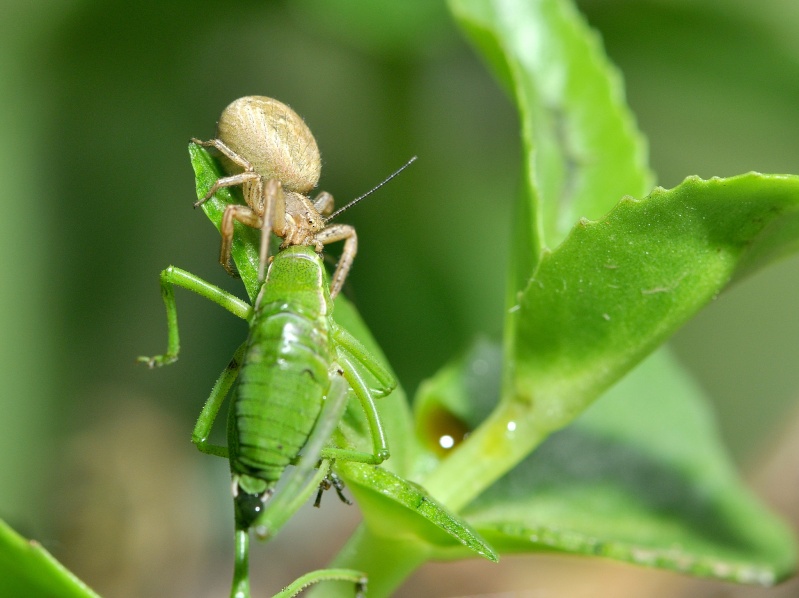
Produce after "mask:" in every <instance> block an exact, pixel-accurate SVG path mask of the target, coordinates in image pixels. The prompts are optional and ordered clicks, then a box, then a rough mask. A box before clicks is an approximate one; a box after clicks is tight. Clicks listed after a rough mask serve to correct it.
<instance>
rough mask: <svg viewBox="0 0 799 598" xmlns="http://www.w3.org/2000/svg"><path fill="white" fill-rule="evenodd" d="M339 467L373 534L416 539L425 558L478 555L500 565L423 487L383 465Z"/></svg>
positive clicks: (492, 552) (472, 531) (491, 552)
mask: <svg viewBox="0 0 799 598" xmlns="http://www.w3.org/2000/svg"><path fill="white" fill-rule="evenodd" d="M339 468H340V471H341V473H342V476H343V477H344V478H345V480H346V481H347V485H348V487H349V488H350V490H352V493H353V494H354V495H355V497H356V498H357V499H358V505H359V506H360V507H361V509H362V510H363V514H364V519H365V523H366V525H367V527H369V528H370V530H371V531H372V533H373V534H374V535H377V536H382V537H385V538H387V539H389V540H391V539H402V540H404V541H408V539H409V538H412V539H413V540H414V541H416V542H418V544H419V548H418V549H419V551H420V553H423V554H426V555H428V556H430V557H431V558H462V557H463V556H464V554H465V553H468V551H473V552H474V553H476V554H477V555H479V556H482V557H483V558H486V559H488V560H490V561H494V562H496V561H497V560H499V558H498V557H497V554H496V552H494V549H493V548H491V546H490V545H489V544H488V543H487V542H486V541H485V540H483V538H481V537H480V535H479V534H478V533H477V532H475V531H474V530H473V529H471V527H470V526H469V524H467V523H466V522H465V521H463V520H462V519H461V518H460V517H458V516H456V515H454V514H453V513H451V512H449V511H448V510H447V509H446V508H445V507H444V506H442V505H441V504H440V503H439V502H437V501H436V500H435V499H434V498H433V497H432V496H430V495H429V494H428V493H427V492H426V491H425V490H424V488H422V487H421V486H419V485H417V484H414V483H412V482H409V481H407V480H405V479H403V478H401V477H399V476H396V475H394V474H393V473H391V472H389V471H387V470H385V469H383V468H382V467H379V466H374V465H364V464H363V463H355V462H347V463H341V464H339ZM464 548H466V549H468V551H464V550H463V549H464Z"/></svg>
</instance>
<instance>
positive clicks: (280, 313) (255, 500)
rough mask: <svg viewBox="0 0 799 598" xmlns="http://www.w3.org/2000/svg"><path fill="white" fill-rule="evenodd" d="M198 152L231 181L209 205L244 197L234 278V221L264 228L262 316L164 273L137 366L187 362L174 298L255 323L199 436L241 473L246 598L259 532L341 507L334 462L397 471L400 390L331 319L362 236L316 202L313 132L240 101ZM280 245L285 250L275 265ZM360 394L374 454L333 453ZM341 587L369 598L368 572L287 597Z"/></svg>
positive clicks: (324, 573)
mask: <svg viewBox="0 0 799 598" xmlns="http://www.w3.org/2000/svg"><path fill="white" fill-rule="evenodd" d="M193 141H194V142H195V143H197V144H199V145H203V146H210V147H213V148H215V149H216V150H217V151H218V152H219V153H220V154H221V156H222V163H223V165H224V166H225V168H226V172H227V174H228V176H225V177H222V178H219V179H218V180H217V181H216V183H215V184H213V185H212V186H211V188H210V190H209V191H208V192H207V194H206V195H205V197H204V198H202V199H201V200H200V201H199V202H198V204H201V203H202V202H204V201H206V200H208V199H209V198H211V197H212V196H213V195H214V193H216V192H217V191H218V190H219V189H221V188H225V187H231V186H235V185H242V187H243V194H244V198H245V201H246V202H247V205H246V206H245V205H239V204H229V205H228V206H227V208H226V209H225V212H224V216H223V218H222V224H221V227H220V232H221V234H222V248H221V255H220V261H221V262H222V264H223V265H225V267H226V268H228V269H229V265H228V264H229V260H230V248H231V244H232V240H233V230H234V229H233V222H234V221H239V222H242V223H244V224H247V225H249V226H253V227H255V228H259V229H261V231H262V238H261V250H260V270H259V280H263V279H264V278H265V280H263V284H262V286H261V289H260V291H259V293H258V295H257V297H256V299H255V302H254V304H253V306H252V307H251V306H250V305H249V304H248V303H246V302H245V301H242V300H240V299H238V298H237V297H235V296H233V295H231V294H229V293H227V292H225V291H223V290H222V289H220V288H219V287H216V286H214V285H211V284H209V283H207V282H205V281H203V280H202V279H200V278H198V277H196V276H194V275H193V274H190V273H189V272H186V271H184V270H180V269H178V268H175V267H169V268H167V269H166V270H164V271H163V272H162V273H161V288H162V295H163V298H164V303H165V305H166V311H167V322H168V347H167V351H166V353H165V354H163V355H158V356H155V357H141V358H139V359H140V361H143V362H146V363H147V364H148V365H150V367H155V366H161V365H165V364H168V363H172V362H174V361H175V360H176V359H177V357H178V352H179V346H180V343H179V334H178V326H177V311H176V305H175V296H174V287H175V286H179V287H182V288H185V289H188V290H191V291H194V292H196V293H198V294H199V295H201V296H203V297H206V298H208V299H210V300H212V301H214V302H215V303H217V304H219V305H221V306H222V307H224V308H226V309H227V310H228V311H230V312H231V313H233V314H234V315H236V316H238V317H241V318H244V319H246V320H248V322H249V335H248V338H247V340H246V342H245V343H244V344H243V345H242V346H241V347H239V349H238V350H237V351H236V353H235V354H234V357H233V359H232V360H231V362H230V364H229V365H228V367H227V368H226V369H225V371H224V372H223V373H222V375H221V376H220V378H219V380H218V381H217V383H216V384H215V386H214V388H213V390H212V392H211V395H210V396H209V398H208V400H207V402H206V404H205V406H204V407H203V410H202V413H201V414H200V417H199V419H198V421H197V424H196V426H195V428H194V432H193V434H192V442H194V443H195V445H196V446H197V447H198V449H199V450H200V451H202V452H205V453H209V454H212V455H217V456H220V457H224V458H227V459H228V460H229V462H230V469H231V475H232V493H233V496H234V504H235V513H236V561H235V570H234V584H233V589H232V592H231V596H238V597H247V596H249V581H248V575H247V560H248V543H249V529H250V528H254V530H255V532H256V534H257V535H258V536H260V537H271V536H273V535H274V534H275V533H277V531H278V529H279V528H280V526H281V525H282V524H283V523H285V521H286V520H288V518H289V517H290V516H291V515H292V514H293V513H294V512H295V511H296V510H297V509H298V508H299V506H300V505H301V504H302V503H304V502H305V501H306V500H307V499H308V498H309V497H310V495H311V494H313V492H315V491H316V490H317V489H319V488H326V487H329V486H330V485H332V486H333V487H335V488H336V490H337V492H339V495H340V496H342V494H341V485H340V482H339V481H338V480H337V478H336V477H335V475H334V474H332V472H331V471H330V467H331V463H332V462H333V461H334V460H350V461H358V462H363V463H371V464H379V463H381V462H383V461H384V460H385V459H387V458H388V456H389V450H388V444H387V440H386V438H385V434H384V432H383V427H382V424H381V422H380V418H379V416H378V412H377V410H376V408H375V404H374V399H377V398H380V397H383V396H385V395H387V394H389V393H390V392H391V391H392V390H393V389H394V387H395V386H396V380H395V379H394V377H393V376H392V374H391V373H390V372H389V370H388V369H387V368H386V367H385V366H383V365H382V364H381V363H380V362H379V361H378V360H377V359H375V358H374V357H373V356H372V355H371V354H370V353H369V352H368V351H367V350H366V349H365V348H364V347H363V345H361V343H360V342H358V341H357V340H356V339H355V338H354V337H353V336H352V335H350V334H349V333H348V332H347V331H345V330H344V329H343V328H341V327H340V326H338V325H337V324H336V322H335V321H334V320H333V318H332V315H331V314H332V309H333V303H332V300H333V298H334V297H335V296H336V295H337V294H338V292H339V291H340V290H341V287H342V285H343V284H344V280H345V279H346V276H347V273H348V271H349V268H350V266H351V264H352V260H353V258H354V256H355V252H356V250H357V241H356V235H355V230H354V229H353V228H352V227H351V226H348V225H328V224H327V223H328V222H329V220H330V219H331V218H332V217H333V216H335V215H337V214H338V213H340V212H341V211H342V210H339V211H338V212H336V213H335V214H334V213H333V198H332V196H330V194H327V193H322V194H320V195H319V196H318V197H317V198H316V200H314V201H311V200H310V199H309V198H308V197H307V196H306V195H305V194H306V193H307V192H308V191H310V190H311V189H312V188H313V187H314V186H315V185H316V182H317V180H318V177H319V169H320V168H319V152H318V149H317V148H316V143H315V141H314V140H313V136H312V135H311V133H310V130H308V128H307V126H306V125H305V123H304V122H303V121H302V119H300V117H299V116H297V115H296V113H294V112H293V111H292V110H291V109H290V108H288V106H285V105H284V104H281V103H280V102H277V101H276V100H272V99H270V98H265V97H246V98H241V99H239V100H236V101H235V102H233V103H232V104H231V105H230V106H228V107H227V108H226V109H225V111H224V112H223V114H222V117H221V119H220V121H219V127H218V139H214V140H211V141H208V142H200V141H197V140H193ZM412 161H413V160H411V162H412ZM409 164H410V162H409ZM406 166H407V164H406ZM403 168H404V167H403ZM400 170H402V169H400ZM398 172H399V171H398ZM396 174H397V173H395V174H394V175H392V176H391V177H389V179H390V178H392V177H393V176H395V175H396ZM389 179H386V181H387V180H389ZM386 181H384V182H383V183H385V182H386ZM383 183H381V185H382V184H383ZM379 186H380V185H378V187H379ZM376 188H377V187H376ZM370 193H371V191H370ZM367 195H368V194H367ZM362 197H364V196H362ZM362 197H360V198H358V199H356V200H355V201H354V202H351V203H350V204H349V205H352V204H354V203H355V202H357V201H359V200H360V199H362ZM347 207H348V206H347ZM272 232H274V233H275V234H276V235H277V236H279V237H281V238H282V239H283V244H282V245H281V250H280V251H279V252H278V253H277V254H276V255H275V256H273V257H272V258H271V259H269V258H268V247H269V241H270V236H271V233H272ZM337 240H344V241H345V246H344V250H343V252H342V257H341V260H340V261H339V264H338V266H337V268H336V271H335V273H334V275H333V278H332V283H331V284H330V285H329V286H328V282H327V275H326V271H325V268H324V265H323V262H322V259H321V257H320V255H319V254H320V252H321V250H322V248H323V245H324V244H327V243H330V242H333V241H337ZM267 267H268V271H266V272H265V270H266V269H267ZM350 391H352V392H353V393H354V395H355V396H356V397H357V399H358V401H359V402H360V404H361V406H362V408H363V410H364V413H365V415H366V421H367V424H368V426H369V431H370V434H371V440H372V452H371V453H368V452H361V451H355V450H349V449H342V448H336V447H331V446H329V442H330V439H331V436H332V435H333V433H334V431H335V429H336V427H337V426H338V423H339V421H340V419H341V416H342V413H343V411H344V408H345V406H346V402H347V398H348V396H349V394H350ZM228 395H230V404H229V410H228V426H227V430H228V433H227V446H218V445H214V444H211V443H209V442H208V437H209V434H210V431H211V428H212V426H213V423H214V421H215V419H216V416H217V414H218V412H219V410H220V408H221V406H222V403H223V402H224V400H225V398H226V396H228ZM290 465H291V466H293V467H292V468H291V469H290V470H289V471H288V472H287V468H288V467H289V466H290ZM281 480H283V484H282V485H281V488H280V490H278V491H277V493H276V494H275V488H276V486H277V483H278V481H281ZM319 491H320V492H321V490H319ZM273 494H274V495H275V496H274V497H273ZM342 498H343V496H342ZM317 502H318V499H317ZM334 579H345V580H349V581H352V582H353V583H355V584H356V591H357V592H359V593H360V592H361V591H362V589H363V587H364V586H365V578H364V576H363V575H362V574H361V573H359V572H357V571H349V570H335V569H327V570H320V571H316V572H313V573H309V574H308V575H307V576H303V577H302V578H300V579H299V580H297V581H296V582H295V583H294V584H292V585H291V586H289V587H288V588H286V590H284V592H282V593H280V594H279V595H278V596H281V597H283V596H286V597H288V596H293V595H295V594H296V593H299V592H300V591H301V589H302V588H304V587H305V586H307V585H308V584H310V583H316V582H319V581H324V580H334Z"/></svg>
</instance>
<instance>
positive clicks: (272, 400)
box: [228, 247, 333, 494]
mask: <svg viewBox="0 0 799 598" xmlns="http://www.w3.org/2000/svg"><path fill="white" fill-rule="evenodd" d="M330 307H331V304H330V296H329V293H328V291H327V284H326V282H325V279H324V267H323V265H322V261H321V259H320V258H319V256H318V255H317V254H316V253H315V252H314V251H313V250H312V249H310V248H307V247H291V248H287V249H285V250H283V251H281V252H280V253H278V254H277V255H276V256H275V258H274V261H273V263H272V265H271V267H270V270H269V276H268V279H267V282H266V283H265V284H264V286H263V289H262V291H261V294H260V295H259V297H258V299H257V301H256V304H255V309H254V312H253V316H252V319H251V321H250V334H249V338H248V340H247V348H246V350H245V354H244V359H243V361H242V364H241V370H240V372H239V380H238V384H237V385H236V387H235V390H234V394H233V399H232V404H231V409H230V411H229V416H228V417H229V421H228V450H229V459H230V468H231V472H232V473H233V475H234V479H235V480H236V483H237V484H238V486H239V487H240V488H241V489H242V490H244V491H245V492H247V493H248V494H256V493H257V494H261V493H263V492H264V491H269V490H271V488H272V487H273V486H274V485H275V484H276V483H277V481H278V480H279V479H280V477H281V475H282V474H283V471H284V470H285V469H286V467H287V466H288V465H289V464H290V463H291V462H292V461H294V460H295V459H296V457H297V456H298V455H299V453H300V451H301V450H302V447H303V445H304V444H305V442H306V440H307V439H308V436H309V435H310V433H311V431H312V430H313V427H314V424H315V423H316V419H317V417H318V415H319V412H320V410H321V408H322V401H323V400H324V396H325V393H326V392H327V389H328V387H329V385H330V370H331V367H332V363H333V358H332V349H331V346H330V337H329V325H330V315H329V314H330Z"/></svg>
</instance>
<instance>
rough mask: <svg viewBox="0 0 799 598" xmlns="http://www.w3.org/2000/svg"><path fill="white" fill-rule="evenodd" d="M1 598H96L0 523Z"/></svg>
mask: <svg viewBox="0 0 799 598" xmlns="http://www.w3.org/2000/svg"><path fill="white" fill-rule="evenodd" d="M0 596H25V597H26V598H38V597H42V598H52V597H53V596H58V597H59V598H98V595H97V594H95V593H94V592H93V591H92V590H91V589H89V587H88V586H87V585H86V584H85V583H83V582H82V581H81V580H79V579H78V578H77V577H75V576H74V575H73V574H72V573H70V572H69V571H68V570H67V569H66V568H65V567H64V566H63V565H62V564H61V563H59V562H58V561H57V560H55V559H54V558H53V556H52V555H51V554H50V553H49V552H47V551H46V550H45V549H44V548H43V547H42V546H41V544H39V543H38V542H34V541H31V540H26V539H25V538H23V537H22V536H20V535H19V534H17V533H16V532H15V531H14V530H13V529H11V528H10V527H9V526H8V524H6V523H5V522H4V521H3V520H2V519H0Z"/></svg>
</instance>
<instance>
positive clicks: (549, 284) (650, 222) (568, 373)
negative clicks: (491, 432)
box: [507, 173, 799, 434]
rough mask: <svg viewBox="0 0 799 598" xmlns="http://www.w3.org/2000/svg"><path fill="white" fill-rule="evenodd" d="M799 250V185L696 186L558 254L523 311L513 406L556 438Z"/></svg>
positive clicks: (777, 181) (748, 181)
mask: <svg viewBox="0 0 799 598" xmlns="http://www.w3.org/2000/svg"><path fill="white" fill-rule="evenodd" d="M797 247H799V177H795V176H787V175H786V176H781V175H761V174H756V173H751V174H746V175H741V176H737V177H733V178H729V179H717V178H714V179H711V180H708V181H703V180H701V179H699V178H696V177H691V178H688V179H686V180H685V182H683V183H682V184H681V185H679V186H677V187H675V188H674V189H671V190H668V191H667V190H665V189H660V188H658V189H656V190H655V191H654V192H653V193H652V194H651V195H649V196H648V197H647V198H645V199H643V200H640V201H638V200H634V199H632V198H625V199H624V200H622V201H621V202H620V203H619V204H618V205H617V206H616V208H615V209H614V210H612V211H611V212H610V213H609V214H608V215H607V216H606V217H605V218H603V219H601V220H599V221H593V222H591V221H588V220H582V221H581V222H580V223H578V225H577V226H576V227H575V228H574V230H573V231H572V233H571V234H570V235H569V237H568V238H567V239H566V241H564V242H563V244H562V245H561V246H560V247H558V248H557V249H556V250H555V251H553V252H552V253H548V254H546V255H545V256H544V257H543V259H542V260H541V263H540V265H539V268H538V269H537V271H536V272H535V273H534V275H533V276H532V278H531V279H530V281H529V285H528V287H527V289H525V291H524V292H523V294H522V295H521V297H520V299H519V303H518V305H517V306H516V309H515V310H514V312H513V317H514V318H515V320H516V328H517V334H516V338H515V345H514V347H513V350H514V357H515V360H516V371H515V377H514V382H513V392H512V393H510V394H509V395H508V396H507V399H508V400H510V401H514V402H517V403H519V404H525V405H527V406H528V407H529V410H527V414H528V415H527V416H526V417H529V418H531V419H534V420H535V422H536V423H535V426H536V428H537V430H539V431H540V432H543V433H544V434H546V433H547V432H549V431H552V430H555V429H558V428H560V427H562V426H564V425H565V424H567V423H568V422H569V421H571V420H572V419H573V418H574V417H575V416H576V415H577V414H579V413H580V412H581V411H582V410H583V409H585V407H587V405H588V404H589V403H590V402H591V401H593V400H594V399H595V398H596V397H597V396H599V394H601V393H602V392H603V391H604V390H605V389H606V388H608V387H609V386H610V385H611V384H613V383H614V382H615V381H616V380H618V379H619V378H620V377H621V376H622V375H623V374H625V373H626V372H627V371H629V370H630V369H631V368H632V367H633V366H634V365H635V364H636V363H638V362H639V361H640V360H641V359H643V358H644V357H645V356H646V355H647V354H648V353H650V352H651V351H652V350H654V349H655V348H656V347H657V346H658V345H659V344H661V343H662V342H663V341H665V340H666V339H667V338H668V337H669V336H670V335H671V334H672V333H673V332H674V331H675V330H677V329H678V328H679V327H680V326H681V325H682V324H683V323H685V322H686V321H687V320H688V319H690V318H691V317H692V316H693V315H694V314H695V313H696V312H697V311H698V310H699V309H700V308H701V307H703V306H704V305H705V304H706V303H707V302H708V301H710V300H712V299H713V298H714V297H716V296H717V295H718V294H719V293H720V292H721V291H722V290H723V289H724V288H725V287H726V286H727V285H728V284H729V283H730V281H732V280H733V279H736V278H739V277H741V276H744V275H746V274H748V273H750V272H751V271H753V270H754V269H755V268H757V267H760V266H763V265H765V264H767V263H768V262H769V261H771V260H773V259H774V258H776V257H780V256H782V255H785V254H786V253H788V252H790V251H795V250H796V249H797Z"/></svg>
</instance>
